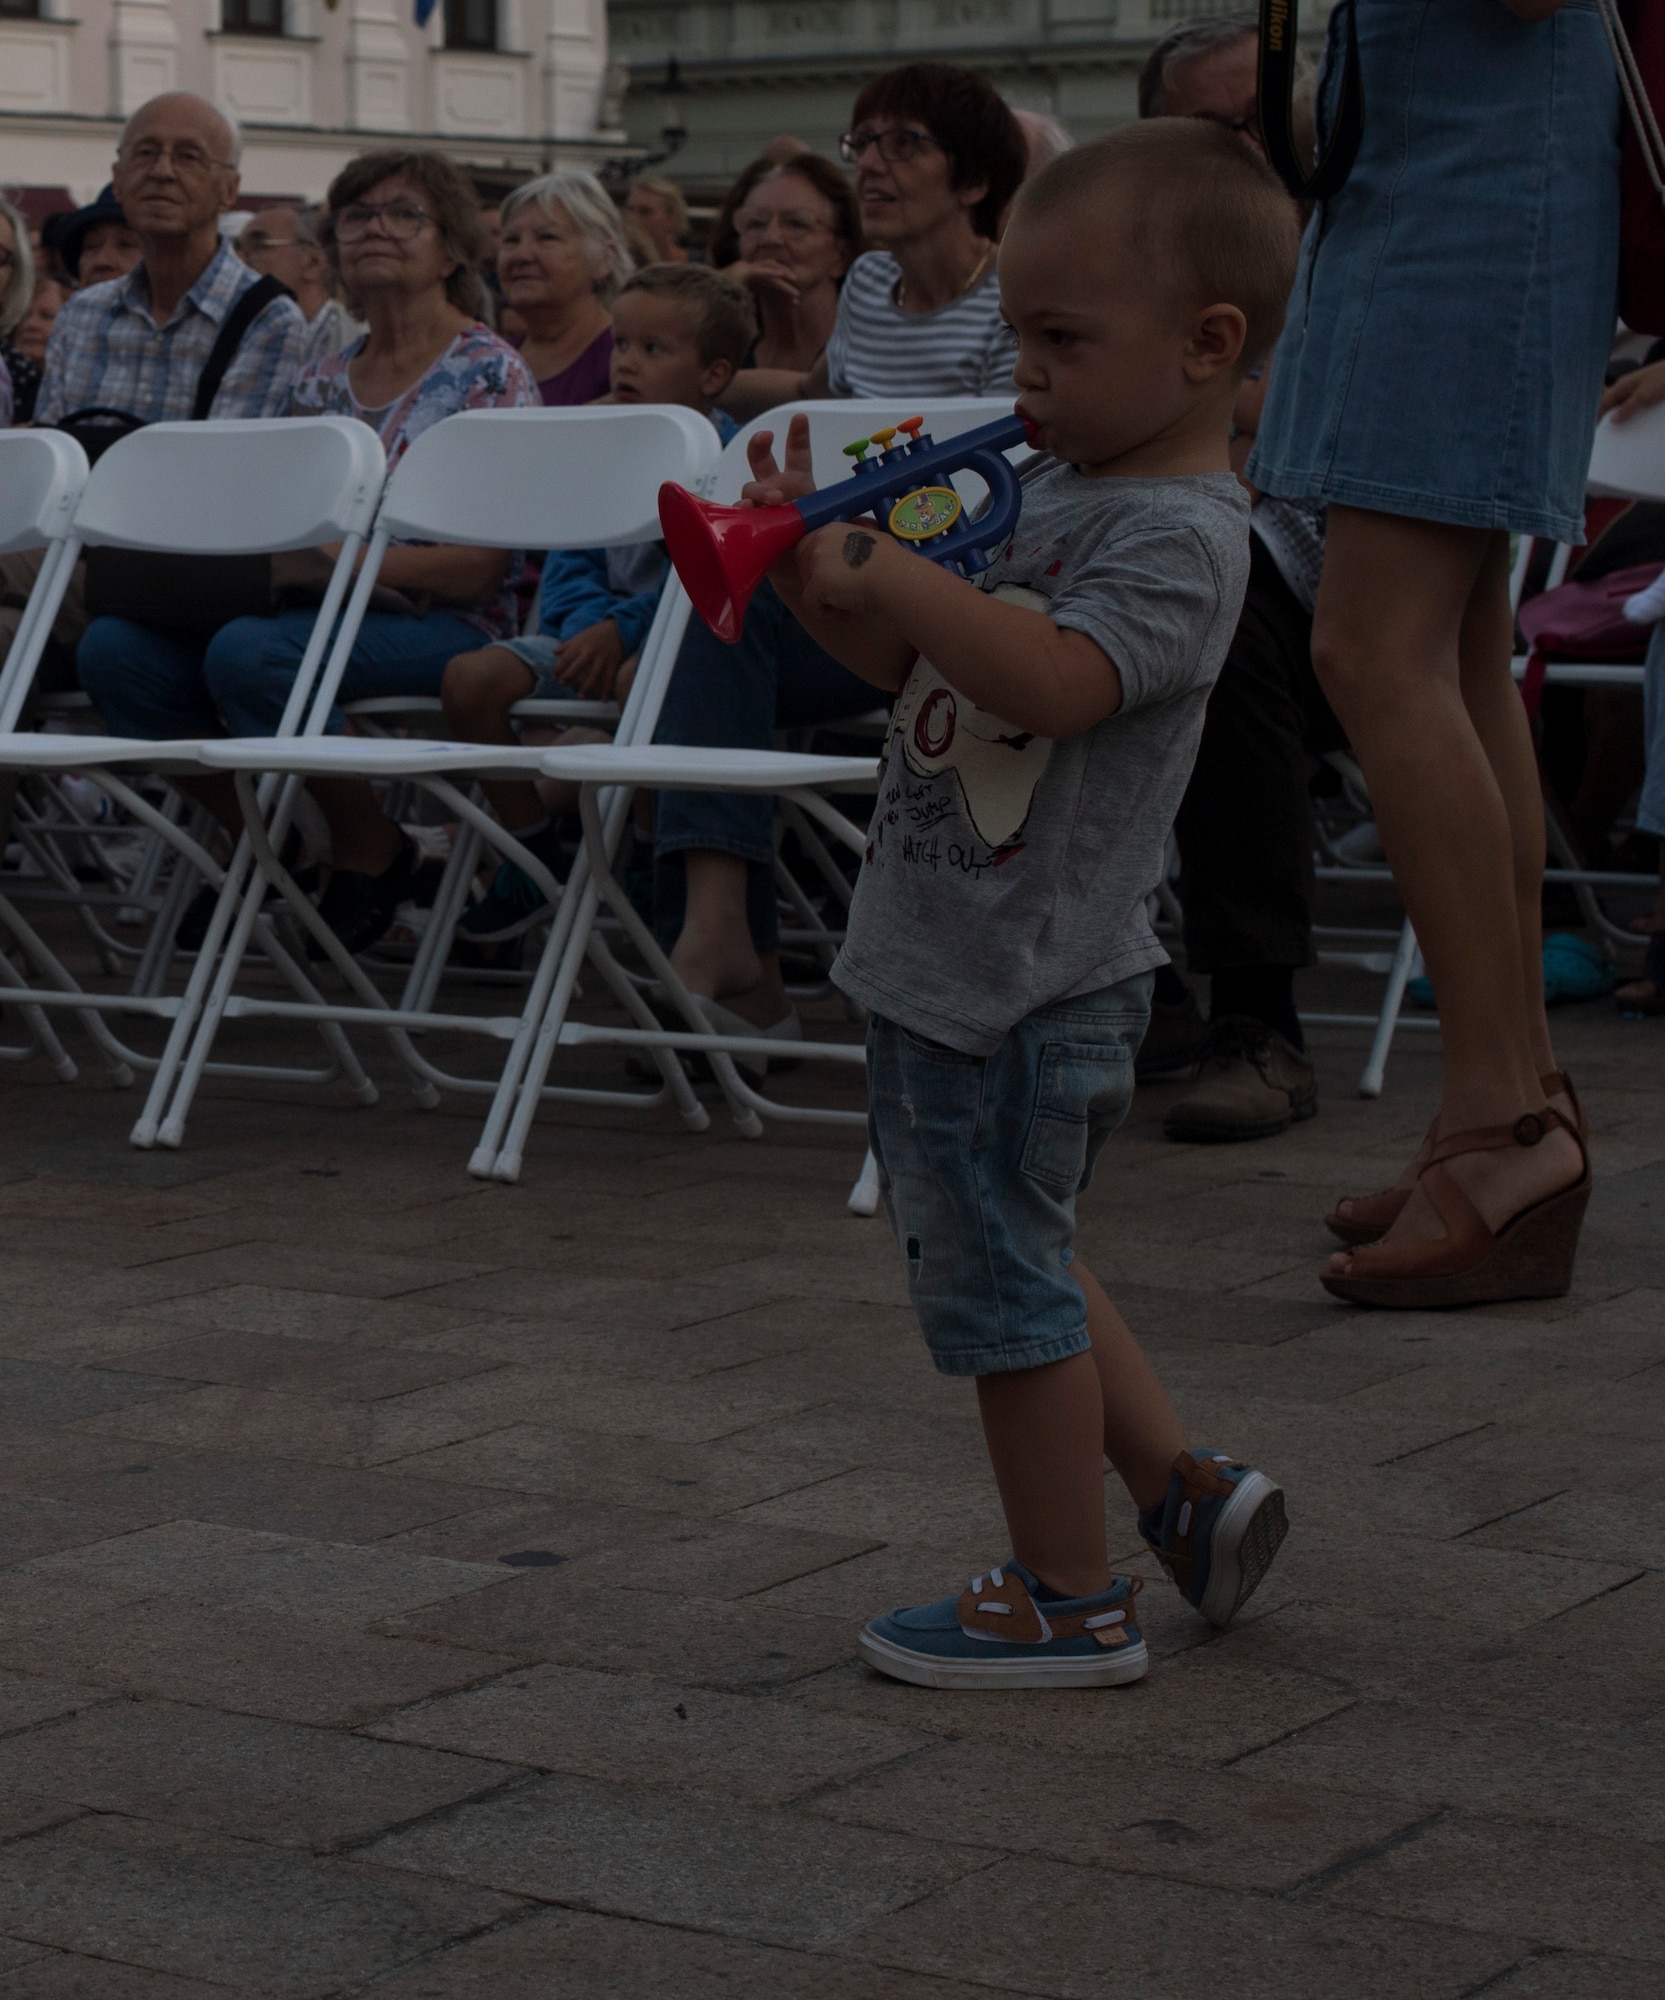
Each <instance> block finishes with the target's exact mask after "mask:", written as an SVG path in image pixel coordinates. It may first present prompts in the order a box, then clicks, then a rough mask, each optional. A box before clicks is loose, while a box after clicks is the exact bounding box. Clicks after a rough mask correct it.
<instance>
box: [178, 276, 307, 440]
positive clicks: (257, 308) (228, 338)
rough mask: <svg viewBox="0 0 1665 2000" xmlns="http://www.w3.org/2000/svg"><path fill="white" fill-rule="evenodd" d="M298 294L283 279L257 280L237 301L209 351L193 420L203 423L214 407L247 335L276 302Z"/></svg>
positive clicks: (192, 408)
mask: <svg viewBox="0 0 1665 2000" xmlns="http://www.w3.org/2000/svg"><path fill="white" fill-rule="evenodd" d="M294 296H295V294H294V293H293V292H292V291H290V289H289V287H288V286H287V285H286V284H284V283H283V282H282V281H281V280H280V279H278V278H273V277H265V278H257V279H256V280H255V281H254V283H253V284H252V285H250V287H249V288H248V290H247V291H246V292H244V293H243V294H242V295H241V297H240V298H239V299H238V300H237V302H236V304H235V305H234V306H233V307H232V308H231V310H230V312H228V313H227V314H226V316H225V318H224V320H223V321H222V322H221V324H220V331H219V335H218V337H217V338H216V340H215V342H214V345H213V346H212V347H211V348H210V349H209V350H208V359H207V360H206V361H205V362H204V363H203V364H202V373H201V374H200V375H199V376H198V377H197V393H196V400H195V402H194V403H193V404H192V405H191V421H192V422H193V423H198V424H200V423H201V422H203V420H204V419H205V418H206V417H207V415H208V412H209V411H210V410H211V409H213V407H214V398H215V397H216V396H217V395H218V394H219V393H220V384H221V383H222V382H223V381H224V380H225V376H226V370H227V369H228V368H229V367H230V366H231V364H232V362H233V361H235V360H236V358H237V350H238V348H239V347H241V346H242V344H243V335H244V334H245V333H247V332H248V330H249V328H250V327H251V326H252V325H253V324H254V322H255V321H256V320H257V319H258V318H259V317H260V315H261V314H262V313H263V312H264V311H265V310H266V308H267V307H268V306H269V305H270V304H271V303H272V301H273V300H274V299H292V298H293V297H294Z"/></svg>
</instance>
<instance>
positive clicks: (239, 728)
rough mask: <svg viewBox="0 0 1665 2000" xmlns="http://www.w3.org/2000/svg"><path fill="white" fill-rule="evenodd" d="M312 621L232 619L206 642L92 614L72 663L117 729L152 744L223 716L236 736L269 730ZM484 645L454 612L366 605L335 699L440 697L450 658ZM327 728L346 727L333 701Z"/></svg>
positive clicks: (298, 617) (293, 615) (302, 617)
mask: <svg viewBox="0 0 1665 2000" xmlns="http://www.w3.org/2000/svg"><path fill="white" fill-rule="evenodd" d="M314 618H315V614H314V613H313V612H311V611H306V610H303V611H280V612H279V613H278V614H277V616H276V617H275V618H234V619H233V620H232V621H231V623H230V624H229V625H222V626H221V627H220V629H219V631H218V632H216V633H215V634H214V636H213V638H212V639H210V640H208V642H207V643H206V644H204V643H203V642H202V641H201V640H197V639H184V638H181V637H180V636H179V635H178V634H177V633H173V632H158V631H156V630H154V629H153V628H152V627H151V626H149V625H136V624H135V623H134V622H133V621H132V619H130V618H95V619H94V620H93V622H92V623H91V624H90V625H89V626H88V627H87V629H86V632H85V633H84V634H83V635H82V639H81V643H80V646H79V647H78V648H77V649H76V654H75V663H76V667H77V669H78V671H79V673H80V676H81V686H82V688H83V689H84V690H85V692H86V693H87V694H88V695H90V696H91V697H92V703H93V706H94V707H95V708H96V709H97V710H98V712H99V714H100V715H102V716H103V718H104V721H105V724H106V726H107V727H108V728H109V730H110V733H111V734H112V735H114V736H133V737H138V738H140V739H141V740H143V741H146V742H152V743H159V742H165V741H166V740H167V739H168V738H169V737H173V736H215V735H218V734H219V730H220V725H221V722H222V721H223V722H224V724H225V727H226V729H227V730H228V731H229V732H230V733H231V735H233V736H271V735H273V734H274V733H275V731H276V729H277V726H278V721H279V719H280V718H281V716H282V714H283V706H284V703H285V702H286V701H287V700H288V699H289V690H290V688H291V687H293V686H294V683H295V670H296V668H297V667H299V665H300V663H301V655H302V654H303V653H304V652H305V651H306V646H307V641H308V640H309V639H310V638H311V637H312V627H313V623H314ZM488 643H489V641H488V640H487V638H486V635H485V634H484V633H483V632H482V631H481V630H480V628H479V626H478V625H473V624H470V623H469V621H468V620H467V619H466V618H459V617H458V616H457V614H456V613H455V612H453V611H430V612H429V614H428V615H427V617H426V618H400V617H397V616H395V615H393V614H391V613H389V612H380V611H372V612H370V613H369V614H368V615H367V616H366V618H365V620H364V623H363V625H362V626H361V627H360V628H359V635H358V639H357V641H356V642H355V643H354V646H353V650H352V654H351V657H350V658H349V660H348V662H347V671H346V673H345V674H343V675H342V677H341V689H340V698H341V700H342V701H367V700H369V699H370V698H371V697H372V696H375V695H390V694H417V695H437V694H438V693H439V684H440V682H441V680H442V679H443V678H444V675H445V664H446V662H447V661H448V660H451V659H453V658H455V656H456V655H457V654H458V653H472V652H475V651H477V650H478V648H479V647H481V646H483V645H486V644H488ZM329 726H330V729H331V730H332V732H335V733H339V732H340V731H341V730H342V729H343V728H344V727H345V720H344V718H343V716H342V714H341V711H340V709H339V708H337V709H332V710H331V712H330V724H329Z"/></svg>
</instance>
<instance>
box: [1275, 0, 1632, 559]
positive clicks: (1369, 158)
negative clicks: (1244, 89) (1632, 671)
mask: <svg viewBox="0 0 1665 2000" xmlns="http://www.w3.org/2000/svg"><path fill="white" fill-rule="evenodd" d="M1349 5H1351V6H1352V7H1353V8H1354V10H1355V12H1356V18H1357V22H1358V38H1359V56H1360V62H1361V67H1362V72H1363V81H1364V107H1365V108H1364V141H1363V144H1362V145H1361V147H1360V149H1359V156H1358V160H1357V163H1356V164H1355V166H1354V168H1353V171H1352V173H1351V175H1350V176H1349V177H1348V180H1347V183H1346V185H1345V186H1344V187H1343V188H1342V190H1341V192H1340V193H1339V194H1338V195H1337V196H1336V197H1335V198H1334V199H1333V200H1331V201H1329V202H1325V203H1323V204H1321V205H1320V206H1319V207H1318V209H1317V210H1316V211H1315V212H1314V214H1313V216H1312V218H1311V220H1310V222H1309V223H1308V225H1307V230H1306V235H1305V237H1304V239H1303V241H1302V245H1301V260H1300V265H1299V268H1298V275H1297V278H1296V283H1295V291H1294V294H1293V296H1292V298H1291V300H1290V305H1289V315H1288V319H1287V322H1286V324H1285V327H1284V332H1283V338H1282V340H1281V342H1280V343H1279V346H1278V350H1277V358H1276V361H1275V363H1274V366H1273V370H1272V381H1271V386H1270V391H1269V393H1268V396H1267V402H1266V409H1265V413H1264V416H1263V419H1262V422H1261V427H1260V433H1259V438H1258V441H1257V443H1256V446H1255V450H1254V453H1253V455H1252V457H1251V458H1250V460H1249V466H1248V474H1249V477H1250V478H1251V479H1252V480H1253V481H1254V483H1255V484H1256V485H1257V486H1259V487H1261V488H1262V489H1263V490H1264V491H1266V492H1268V493H1273V494H1278V495H1281V496H1283V497H1285V498H1288V499H1304V498H1309V497H1311V498H1316V499H1322V500H1327V501H1339V502H1340V503H1342V504H1343V505H1345V506H1349V507H1362V508H1368V509H1370V510H1372V511H1373V512H1376V513H1384V514H1403V515H1410V516H1412V517H1413V518H1415V519H1418V520H1424V521H1449V522H1453V523H1455V524H1456V525H1458V526H1462V527H1470V528H1506V529H1510V530H1513V531H1516V532H1519V533H1523V534H1534V535H1547V536H1551V537H1553V538H1554V539H1555V540H1557V541H1567V542H1577V541H1581V540H1582V539H1583V518H1584V481H1585V474H1586V472H1587V470H1588V467H1589V459H1590V443H1591V439H1592V437H1593V435H1594V431H1595V420H1596V403H1597V400H1598V398H1599V397H1600V394H1601V386H1602V373H1603V368H1604V366H1605V363H1606V359H1607V354H1608V350H1609V348H1610V346H1611V344H1612V338H1613V325H1614V317H1615V312H1616V307H1617V290H1618V276H1617V271H1618V242H1619V119H1620V99H1619V90H1618V83H1617V79H1616V77H1615V73H1614V67H1613V58H1612V54H1611V52H1610V50H1609V48H1608V45H1607V38H1606V36H1605V34H1604V32H1603V30H1602V25H1601V20H1600V17H1599V15H1598V14H1597V12H1596V8H1595V5H1594V0H1570V4H1568V5H1567V6H1565V7H1563V8H1562V9H1561V10H1560V12H1559V13H1557V14H1555V15H1553V16H1551V18H1550V19H1549V20H1547V21H1539V22H1532V23H1528V22H1525V21H1521V20H1518V19H1517V18H1516V17H1515V16H1514V15H1513V14H1511V13H1510V12H1509V10H1508V9H1507V8H1506V7H1504V6H1503V5H1502V4H1501V0H1341V4H1339V5H1338V6H1337V7H1336V9H1335V11H1334V13H1333V14H1332V15H1331V17H1330V25H1329V32H1328V39H1327V46H1326V49H1325V56H1324V68H1323V73H1322V78H1321V84H1320V124H1321V127H1322V126H1324V125H1326V124H1327V123H1328V121H1329V119H1330V118H1331V117H1332V116H1333V107H1334V100H1335V96H1336V89H1337V85H1338V83H1339V78H1340V69H1341V63H1340V59H1339V58H1340V53H1341V47H1342V40H1341V37H1342V30H1343V28H1344V25H1345V21H1346V14H1347V9H1348V6H1349Z"/></svg>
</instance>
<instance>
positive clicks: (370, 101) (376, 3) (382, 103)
mask: <svg viewBox="0 0 1665 2000" xmlns="http://www.w3.org/2000/svg"><path fill="white" fill-rule="evenodd" d="M408 11H409V0H404V5H403V6H402V5H401V4H400V0H352V12H351V14H350V15H349V16H348V17H347V123H348V124H349V125H351V126H352V127H353V128H354V130H356V131H361V132H408V131H410V130H411V127H412V125H413V123H414V122H415V121H414V120H413V118H412V115H411V80H410V37H409V36H407V34H406V27H405V21H406V14H407V13H408ZM413 32H414V31H413Z"/></svg>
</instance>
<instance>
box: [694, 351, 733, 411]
mask: <svg viewBox="0 0 1665 2000" xmlns="http://www.w3.org/2000/svg"><path fill="white" fill-rule="evenodd" d="M733 380H734V363H733V362H732V361H728V360H718V361H708V362H707V363H706V364H705V366H704V368H703V369H701V371H700V394H701V395H702V396H703V397H704V398H705V399H706V401H707V402H708V403H714V402H716V400H717V398H718V397H719V396H720V395H721V394H722V393H723V391H724V390H725V389H726V388H727V387H728V385H729V384H730V383H731V382H732V381H733Z"/></svg>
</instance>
